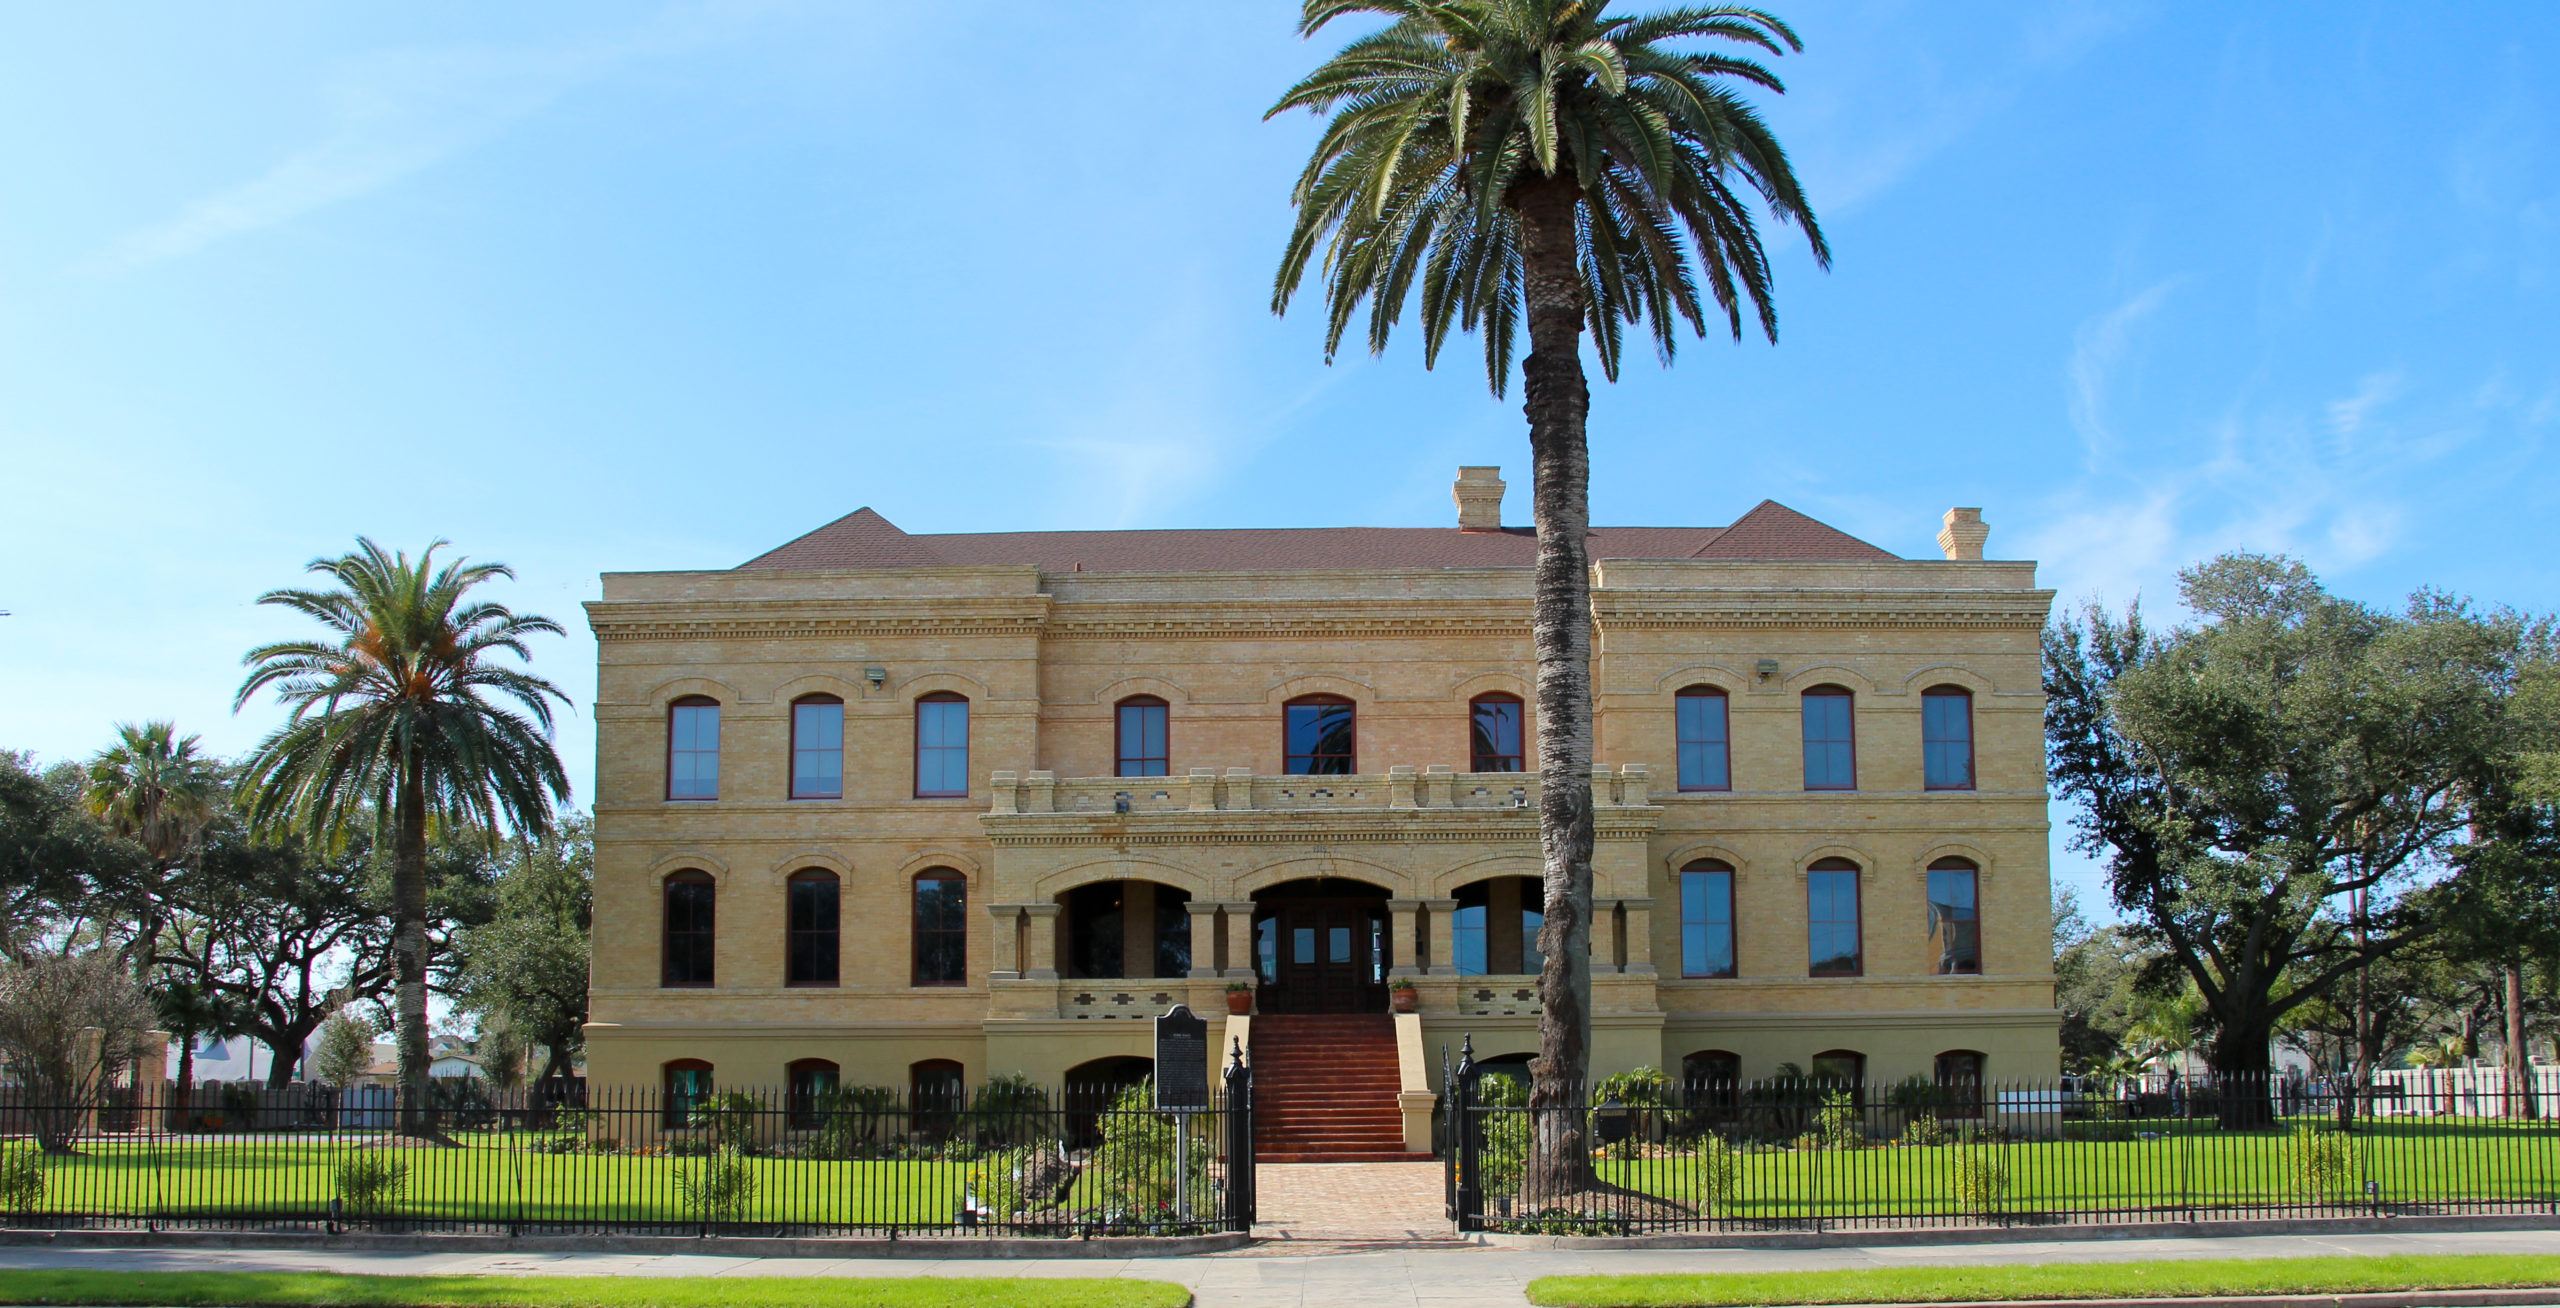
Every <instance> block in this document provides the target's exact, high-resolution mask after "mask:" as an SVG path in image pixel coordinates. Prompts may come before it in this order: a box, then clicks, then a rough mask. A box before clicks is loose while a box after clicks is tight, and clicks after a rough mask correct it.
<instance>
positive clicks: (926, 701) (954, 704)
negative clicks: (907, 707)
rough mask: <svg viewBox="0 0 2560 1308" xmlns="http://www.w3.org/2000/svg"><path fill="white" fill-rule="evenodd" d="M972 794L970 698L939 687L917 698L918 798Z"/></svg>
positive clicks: (951, 797) (956, 796) (959, 797)
mask: <svg viewBox="0 0 2560 1308" xmlns="http://www.w3.org/2000/svg"><path fill="white" fill-rule="evenodd" d="M968 795H969V701H968V699H967V697H965V696H961V695H954V694H952V693H951V692H950V691H947V690H938V691H935V692H934V693H932V694H930V695H927V696H925V697H923V698H922V699H919V700H917V701H916V798H918V799H965V798H967V797H968Z"/></svg>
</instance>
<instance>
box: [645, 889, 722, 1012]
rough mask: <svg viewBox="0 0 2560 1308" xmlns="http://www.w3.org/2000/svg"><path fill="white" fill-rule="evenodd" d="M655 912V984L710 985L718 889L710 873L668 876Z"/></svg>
mask: <svg viewBox="0 0 2560 1308" xmlns="http://www.w3.org/2000/svg"><path fill="white" fill-rule="evenodd" d="M663 895H664V898H663V900H662V905H663V907H662V911H661V913H660V915H659V922H660V925H659V950H658V958H659V965H658V984H659V985H662V986H707V985H710V984H711V975H712V974H711V958H712V939H713V934H712V911H713V908H714V906H715V901H716V900H717V899H718V888H717V887H716V886H715V885H714V884H713V883H712V880H711V874H710V873H708V872H696V871H693V870H691V869H687V870H685V871H682V872H678V873H675V874H674V875H672V876H669V877H668V878H667V881H666V886H665V889H664V891H663Z"/></svg>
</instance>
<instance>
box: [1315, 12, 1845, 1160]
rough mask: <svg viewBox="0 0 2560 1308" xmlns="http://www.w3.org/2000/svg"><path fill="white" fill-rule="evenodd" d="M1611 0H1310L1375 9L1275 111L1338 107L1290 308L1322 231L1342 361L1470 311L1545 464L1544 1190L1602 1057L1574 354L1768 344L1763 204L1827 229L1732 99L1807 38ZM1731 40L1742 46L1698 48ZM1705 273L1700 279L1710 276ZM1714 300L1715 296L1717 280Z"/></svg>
mask: <svg viewBox="0 0 2560 1308" xmlns="http://www.w3.org/2000/svg"><path fill="white" fill-rule="evenodd" d="M1607 7H1608V5H1607V0H1305V8H1304V11H1303V13H1302V15H1301V17H1300V20H1299V31H1300V32H1301V33H1303V34H1307V35H1313V34H1314V33H1315V32H1317V31H1318V30H1319V29H1321V28H1323V27H1324V26H1325V25H1326V24H1327V23H1330V22H1332V21H1333V20H1334V19H1337V18H1342V17H1346V16H1350V15H1357V14H1370V15H1379V16H1382V17H1384V18H1385V19H1387V20H1388V22H1387V25H1386V26H1385V27H1384V28H1382V29H1381V30H1378V31H1376V32H1373V33H1371V34H1369V35H1366V36H1362V37H1359V38H1356V39H1354V40H1353V41H1351V42H1350V43H1349V44H1348V45H1346V46H1344V47H1343V49H1342V50H1341V51H1340V52H1339V53H1338V54H1336V55H1334V57H1333V58H1331V59H1329V60H1327V61H1326V62H1325V64H1324V65H1323V66H1322V67H1320V68H1318V69H1317V70H1316V71H1315V72H1314V73H1312V74H1310V75H1309V76H1308V77H1307V78H1306V80H1304V81H1302V82H1300V83H1298V84H1297V85H1296V86H1294V87H1291V88H1290V89H1289V91H1288V93H1287V94H1285V95H1283V96H1282V97H1281V98H1280V102H1279V103H1278V104H1277V105H1275V106H1273V108H1272V110H1271V113H1272V114H1274V115H1277V114H1279V113H1282V112H1284V111H1286V110H1290V109H1301V108H1303V109H1307V110H1309V111H1311V112H1315V113H1318V114H1325V113H1330V114H1331V115H1332V117H1331V120H1330V121H1329V122H1328V123H1327V124H1326V126H1325V131H1324V135H1323V137H1322V138H1321V140H1320V141H1319V142H1318V144H1317V146H1316V149H1315V154H1314V156H1313V157H1312V158H1311V159H1310V160H1309V161H1308V163H1307V166H1306V170H1305V171H1304V172H1303V173H1301V174H1300V175H1299V178H1298V184H1297V189H1296V193H1295V195H1294V197H1293V198H1294V200H1295V203H1296V205H1297V210H1298V216H1297V226H1296V230H1295V231H1294V232H1293V233H1292V234H1291V236H1290V239H1289V244H1288V248H1287V252H1286V254H1285V255H1284V256H1283V258H1282V260H1281V265H1280V273H1279V277H1278V280H1277V286H1276V287H1275V289H1274V293H1273V297H1272V307H1273V309H1274V311H1277V312H1285V311H1286V310H1287V308H1288V305H1289V300H1290V297H1291V295H1292V294H1293V293H1294V292H1295V291H1296V290H1297V288H1298V285H1299V283H1300V282H1301V281H1302V280H1303V279H1304V278H1305V277H1306V275H1307V272H1308V268H1309V265H1310V263H1311V262H1313V261H1314V259H1315V255H1316V251H1317V249H1318V247H1319V246H1325V247H1327V248H1326V250H1325V256H1324V261H1323V267H1322V272H1321V273H1320V277H1321V280H1322V282H1323V284H1324V291H1325V301H1326V309H1327V314H1328V319H1327V327H1326V334H1325V350H1326V354H1327V357H1331V355H1332V354H1333V352H1334V351H1335V350H1336V349H1338V348H1339V346H1340V344H1341V340H1342V337H1343V334H1344V332H1345V331H1347V330H1348V329H1349V327H1350V325H1351V323H1352V321H1353V319H1354V318H1355V317H1357V316H1358V314H1359V311H1360V309H1361V307H1362V305H1363V304H1366V305H1367V307H1368V344H1369V348H1370V350H1371V351H1372V352H1378V351H1382V350H1384V349H1385V348H1386V344H1387V337H1388V333H1389V331H1390V329H1391V328H1393V327H1394V325H1395V324H1396V322H1397V321H1398V320H1399V319H1400V318H1401V317H1402V316H1403V312H1404V305H1405V301H1406V299H1407V298H1408V297H1409V296H1411V295H1412V294H1414V293H1415V292H1417V291H1418V292H1419V293H1420V296H1421V324H1422V340H1423V359H1424V362H1425V365H1426V366H1428V365H1429V364H1430V363H1432V362H1434V361H1436V359H1437V358H1438V355H1439V351H1440V347H1441V346H1442V345H1443V344H1445V343H1446V341H1447V339H1448V334H1449V329H1450V327H1451V326H1452V325H1453V324H1454V325H1456V326H1458V327H1459V328H1461V329H1463V330H1466V331H1472V332H1480V333H1481V334H1482V336H1483V338H1484V361H1485V376H1486V380H1487V381H1488V382H1489V383H1490V384H1491V386H1492V388H1493V392H1494V394H1495V395H1496V396H1500V395H1501V394H1503V392H1504V389H1505V386H1506V384H1507V382H1508V381H1509V373H1510V369H1511V360H1512V351H1513V342H1514V336H1515V335H1516V333H1517V329H1518V327H1519V325H1520V324H1521V323H1522V322H1523V321H1524V320H1525V321H1526V323H1527V325H1528V329H1529V353H1528V356H1527V357H1526V358H1524V359H1522V360H1521V364H1520V371H1521V383H1522V385H1521V389H1522V391H1523V393H1524V396H1525V399H1526V405H1525V408H1526V410H1527V413H1528V418H1529V447H1530V452H1531V456H1532V460H1533V464H1534V467H1535V470H1536V493H1535V504H1536V521H1537V530H1538V557H1537V569H1536V576H1535V583H1534V584H1535V601H1536V608H1535V615H1536V616H1535V623H1536V630H1535V642H1536V649H1537V659H1538V677H1537V684H1538V692H1537V693H1538V768H1539V772H1540V782H1541V784H1540V789H1539V800H1538V807H1539V814H1538V817H1539V833H1540V839H1541V842H1542V845H1543V854H1544V863H1545V880H1546V894H1545V899H1546V902H1545V910H1546V924H1545V926H1544V927H1543V928H1542V929H1541V930H1540V932H1539V937H1538V947H1539V949H1540V950H1541V951H1543V952H1544V953H1545V955H1546V964H1545V969H1544V971H1543V973H1542V974H1541V975H1540V977H1539V982H1538V992H1539V998H1540V1001H1541V1003H1542V1005H1543V1010H1542V1015H1541V1017H1540V1029H1539V1037H1538V1045H1539V1052H1538V1058H1537V1060H1536V1061H1535V1062H1534V1063H1533V1064H1532V1065H1531V1069H1532V1089H1531V1095H1530V1107H1531V1109H1532V1110H1533V1120H1534V1121H1535V1123H1536V1129H1535V1135H1534V1137H1533V1143H1532V1146H1531V1156H1530V1165H1529V1174H1528V1176H1527V1177H1526V1178H1525V1180H1526V1183H1527V1188H1528V1190H1529V1193H1530V1195H1532V1196H1535V1197H1538V1198H1541V1199H1556V1198H1562V1197H1565V1196H1570V1195H1573V1194H1577V1193H1581V1192H1583V1191H1586V1190H1589V1189H1592V1188H1593V1187H1594V1186H1595V1184H1596V1183H1595V1182H1594V1180H1593V1178H1592V1175H1591V1170H1590V1161H1589V1160H1590V1150H1589V1148H1588V1140H1587V1136H1586V1128H1587V1123H1586V1121H1585V1119H1584V1116H1583V1114H1582V1112H1581V1110H1580V1108H1579V1106H1578V1097H1579V1095H1580V1093H1581V1087H1582V1083H1583V1081H1584V1078H1585V1077H1586V1075H1587V1074H1588V1072H1589V1068H1590V994H1591V965H1590V940H1591V845H1592V813H1591V684H1590V657H1591V605H1590V559H1589V557H1588V554H1587V552H1586V550H1585V539H1584V537H1585V533H1586V532H1587V531H1588V529H1589V526H1590V516H1589V509H1588V491H1589V482H1590V462H1589V455H1588V450H1587V447H1586V444H1585V438H1584V422H1585V419H1586V417H1587V415H1588V413H1589V409H1590V399H1591V397H1590V390H1589V388H1588V387H1587V386H1586V385H1585V383H1584V379H1583V370H1582V353H1581V351H1582V337H1583V333H1584V330H1585V329H1586V328H1587V329H1589V332H1590V335H1591V344H1592V348H1593V352H1594V353H1595V354H1596V355H1597V356H1598V358H1599V361H1600V369H1601V372H1602V373H1603V374H1604V375H1605V376H1607V377H1609V378H1611V379H1613V380H1614V379H1615V378H1616V377H1617V375H1618V366H1619V362H1620V359H1621V357H1622V351H1623V346H1624V343H1625V330H1626V328H1627V327H1629V326H1637V325H1641V326H1642V327H1643V328H1644V329H1645V330H1647V331H1648V332H1650V334H1651V336H1652V339H1653V347H1654V353H1655V354H1656V356H1657V357H1658V358H1660V359H1661V360H1662V361H1663V362H1665V363H1668V362H1670V359H1671V356H1672V350H1673V346H1674V343H1675V341H1676V339H1677V337H1678V335H1679V331H1680V328H1681V325H1682V324H1686V325H1687V326H1688V327H1689V328H1690V329H1691V330H1693V331H1695V332H1697V333H1698V334H1699V335H1701V336H1703V335H1705V334H1706V332H1707V330H1708V323H1709V321H1710V320H1711V319H1712V320H1715V321H1719V322H1721V323H1722V325H1723V326H1724V327H1725V328H1726V329H1727V330H1728V331H1729V332H1730V333H1731V334H1732V335H1733V336H1734V337H1735V338H1736V339H1740V337H1741V335H1742V332H1743V315H1744V307H1745V304H1746V302H1747V303H1748V306H1749V309H1750V312H1751V314H1752V316H1753V318H1754V320H1755V321H1756V323H1757V325H1758V327H1759V330H1760V331H1762V332H1763V333H1765V334H1766V335H1768V336H1769V338H1770V339H1771V340H1775V339H1776V336H1777V314H1776V310H1775V308H1774V307H1773V305H1772V303H1771V300H1770V267H1769V259H1768V254H1767V251H1766V250H1765V249H1764V248H1763V246H1762V244H1761V239H1760V233H1759V230H1758V228H1757V226H1756V218H1755V215H1756V214H1757V213H1758V211H1760V210H1762V209H1765V210H1766V211H1767V212H1768V213H1769V214H1770V215H1772V216H1773V217H1775V218H1776V219H1777V221H1779V222H1781V223H1787V224H1792V225H1794V226H1796V227H1798V228H1800V229H1801V230H1802V231H1803V232H1804V235H1805V238H1806V240H1807V242H1808V243H1809V244H1810V245H1811V247H1812V250H1813V255H1814V258H1815V260H1816V261H1817V262H1818V263H1821V264H1822V265H1824V266H1826V267H1827V266H1828V265H1829V262H1830V249H1829V247H1828V245H1827V244H1826V243H1825V242H1824V241H1823V238H1822V231H1821V228H1820V227H1819V226H1818V225H1817V224H1816V223H1815V221H1814V216H1813V212H1812V210H1811V209H1810V208H1809V207H1808V205H1807V204H1806V201H1805V197H1804V193H1803V189H1802V188H1801V187H1800V186H1799V185H1798V183H1797V181H1796V177H1795V172H1794V169H1793V168H1792V166H1791V165H1789V163H1788V162H1787V156H1786V152H1785V151H1784V150H1783V149H1781V148H1780V147H1779V144H1778V141H1777V139H1776V137H1775V136H1774V135H1773V134H1772V133H1771V132H1770V130H1769V128H1768V126H1767V125H1766V124H1764V123H1763V122H1762V121H1761V120H1760V118H1759V116H1758V115H1757V114H1756V113H1755V112H1754V111H1753V110H1752V108H1751V106H1750V105H1749V103H1748V102H1746V101H1745V100H1744V99H1743V98H1741V95H1740V94H1739V93H1740V92H1741V91H1744V90H1747V89H1750V88H1758V89H1760V90H1763V91H1769V92H1778V91H1781V90H1783V88H1782V87H1781V86H1780V85H1779V83H1778V79H1777V78H1776V77H1775V76H1774V75H1772V74H1771V73H1770V72H1769V70H1768V69H1767V68H1766V67H1764V66H1763V65H1761V64H1760V63H1758V62H1756V57H1757V56H1761V55H1772V56H1774V55H1780V54H1784V53H1786V52H1787V51H1791V50H1797V49H1800V48H1801V44H1800V43H1799V42H1798V41H1797V39H1796V36H1795V33H1794V32H1793V31H1791V30H1789V28H1788V27H1787V25H1786V24H1785V23H1784V22H1782V21H1780V20H1779V19H1778V18H1777V17H1775V16H1774V15H1771V14H1768V13H1765V12H1763V11H1760V10H1757V9H1743V8H1733V7H1728V6H1713V7H1683V8H1675V9H1666V10H1662V11H1660V12H1656V13H1651V14H1643V15H1630V16H1611V15H1609V14H1608V13H1606V12H1605V11H1606V9H1607ZM1714 42H1722V43H1725V44H1726V45H1728V46H1737V47H1740V48H1741V49H1742V52H1743V53H1742V54H1741V55H1734V54H1727V53H1722V52H1719V51H1711V50H1708V49H1704V48H1700V47H1702V46H1703V45H1705V44H1706V43H1714ZM1701 282H1703V283H1704V288H1705V289H1704V291H1703V293H1702V292H1701V289H1700V283H1701ZM1710 299H1712V301H1713V307H1712V308H1710V307H1709V304H1708V301H1709V300H1710Z"/></svg>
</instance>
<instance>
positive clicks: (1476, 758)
mask: <svg viewBox="0 0 2560 1308" xmlns="http://www.w3.org/2000/svg"><path fill="white" fill-rule="evenodd" d="M1488 704H1505V705H1509V706H1510V708H1511V714H1512V718H1511V730H1512V733H1513V735H1514V736H1515V737H1516V739H1514V740H1513V741H1512V742H1511V743H1512V745H1513V746H1514V749H1513V752H1511V753H1509V754H1501V753H1494V754H1488V753H1485V752H1484V751H1483V749H1482V742H1483V733H1482V732H1481V731H1480V730H1478V728H1477V726H1476V719H1477V715H1478V714H1479V713H1480V712H1482V710H1483V708H1484V706H1485V705H1488ZM1488 759H1490V760H1492V761H1493V762H1494V763H1495V764H1496V765H1497V766H1494V767H1486V766H1485V762H1486V760H1488ZM1505 762H1508V763H1509V764H1510V766H1509V767H1502V766H1499V765H1500V764H1502V763H1505ZM1467 770H1468V771H1469V772H1526V771H1528V770H1529V706H1528V705H1527V704H1526V703H1523V702H1522V701H1521V699H1520V697H1519V696H1517V695H1514V694H1512V693H1511V692H1509V691H1507V690H1491V691H1486V692H1485V693H1484V694H1481V695H1478V696H1476V697H1475V698H1474V699H1471V700H1468V701H1467Z"/></svg>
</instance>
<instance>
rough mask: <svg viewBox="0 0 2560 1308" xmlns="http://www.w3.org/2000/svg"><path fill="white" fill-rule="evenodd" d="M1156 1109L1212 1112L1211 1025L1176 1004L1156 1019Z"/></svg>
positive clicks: (1186, 1008) (1188, 1009) (1163, 1110)
mask: <svg viewBox="0 0 2560 1308" xmlns="http://www.w3.org/2000/svg"><path fill="white" fill-rule="evenodd" d="M1156 1109H1157V1111H1159V1112H1193V1113H1201V1112H1207V1111H1208V1109H1209V1023H1208V1020H1207V1019H1206V1018H1200V1017H1195V1016H1193V1015H1192V1013H1191V1009H1190V1007H1189V1006H1188V1005H1184V1004H1175V1005H1174V1006H1173V1007H1172V1008H1171V1009H1169V1010H1167V1011H1166V1013H1165V1015H1164V1016H1162V1017H1159V1018H1157V1019H1156Z"/></svg>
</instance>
